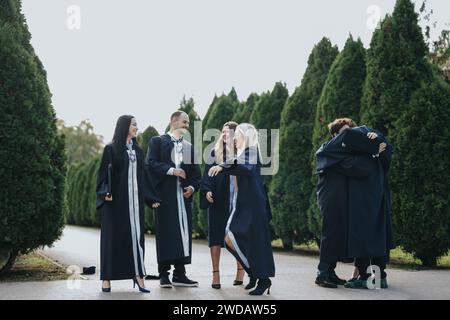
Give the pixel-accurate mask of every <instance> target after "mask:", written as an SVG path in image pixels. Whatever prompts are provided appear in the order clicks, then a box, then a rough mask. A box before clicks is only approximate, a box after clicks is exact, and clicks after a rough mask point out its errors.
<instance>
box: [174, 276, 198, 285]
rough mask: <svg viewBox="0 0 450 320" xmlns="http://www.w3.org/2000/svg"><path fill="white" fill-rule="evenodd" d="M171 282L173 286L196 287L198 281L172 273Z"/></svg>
mask: <svg viewBox="0 0 450 320" xmlns="http://www.w3.org/2000/svg"><path fill="white" fill-rule="evenodd" d="M172 283H173V285H174V286H175V287H198V282H197V281H193V280H191V279H189V278H188V277H186V275H184V274H183V275H175V274H174V275H173V276H172Z"/></svg>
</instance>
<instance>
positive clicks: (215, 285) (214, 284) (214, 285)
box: [211, 270, 221, 289]
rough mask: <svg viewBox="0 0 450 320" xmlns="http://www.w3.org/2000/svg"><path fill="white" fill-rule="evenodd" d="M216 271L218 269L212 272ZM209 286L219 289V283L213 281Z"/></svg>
mask: <svg viewBox="0 0 450 320" xmlns="http://www.w3.org/2000/svg"><path fill="white" fill-rule="evenodd" d="M216 272H219V270H216V271H213V273H216ZM211 287H212V288H213V289H220V287H221V285H220V283H213V284H211Z"/></svg>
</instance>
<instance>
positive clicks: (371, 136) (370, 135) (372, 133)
mask: <svg viewBox="0 0 450 320" xmlns="http://www.w3.org/2000/svg"><path fill="white" fill-rule="evenodd" d="M377 137H378V135H377V134H376V133H375V132H369V133H368V134H367V138H369V139H371V140H373V139H376V138H377Z"/></svg>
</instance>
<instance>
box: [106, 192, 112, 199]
mask: <svg viewBox="0 0 450 320" xmlns="http://www.w3.org/2000/svg"><path fill="white" fill-rule="evenodd" d="M105 201H112V194H109V193H107V194H106V196H105Z"/></svg>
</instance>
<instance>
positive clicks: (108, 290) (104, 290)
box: [102, 282, 111, 292]
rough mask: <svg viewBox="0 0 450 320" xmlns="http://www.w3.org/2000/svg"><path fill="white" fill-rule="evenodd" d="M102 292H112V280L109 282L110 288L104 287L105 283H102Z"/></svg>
mask: <svg viewBox="0 0 450 320" xmlns="http://www.w3.org/2000/svg"><path fill="white" fill-rule="evenodd" d="M102 292H111V282H110V283H109V287H108V288H105V287H103V284H102Z"/></svg>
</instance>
